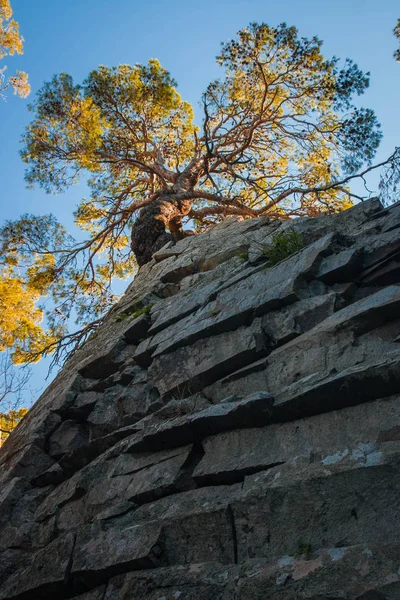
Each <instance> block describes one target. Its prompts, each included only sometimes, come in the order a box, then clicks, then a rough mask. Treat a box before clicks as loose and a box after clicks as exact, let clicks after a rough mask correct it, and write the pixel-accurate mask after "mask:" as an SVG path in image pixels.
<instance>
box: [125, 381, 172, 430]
mask: <svg viewBox="0 0 400 600" xmlns="http://www.w3.org/2000/svg"><path fill="white" fill-rule="evenodd" d="M117 402H118V405H119V406H120V409H121V411H122V422H123V424H124V425H129V424H130V423H135V422H136V421H139V420H140V419H143V418H144V417H146V416H147V415H149V414H151V413H153V412H155V411H156V410H158V409H159V408H161V406H162V403H161V401H160V394H159V392H158V390H157V389H156V388H155V387H154V386H153V385H152V384H151V383H133V384H132V385H130V386H128V387H125V388H124V389H123V390H122V392H121V394H120V395H119V396H118V398H117Z"/></svg>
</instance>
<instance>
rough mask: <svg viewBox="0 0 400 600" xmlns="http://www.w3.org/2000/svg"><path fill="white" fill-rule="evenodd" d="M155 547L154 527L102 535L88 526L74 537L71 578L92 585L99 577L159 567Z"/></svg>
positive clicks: (156, 531) (95, 526) (158, 548)
mask: <svg viewBox="0 0 400 600" xmlns="http://www.w3.org/2000/svg"><path fill="white" fill-rule="evenodd" d="M159 543H160V526H159V525H158V524H157V523H147V524H143V525H133V526H131V527H126V528H124V529H116V528H111V529H108V530H106V531H102V529H101V528H100V526H99V525H98V524H93V525H89V526H87V527H86V528H84V529H83V530H82V531H80V532H79V533H78V537H77V541H76V545H75V550H74V555H73V563H72V569H71V574H72V576H73V578H74V579H75V580H77V581H80V582H83V583H85V584H88V585H93V583H94V584H96V581H98V578H99V576H101V577H102V578H103V580H104V579H107V578H108V577H112V576H113V575H117V574H118V573H121V572H124V571H130V570H132V569H140V568H150V567H156V566H159V565H161V564H162V561H163V559H162V556H161V554H162V549H161V546H160V545H159ZM100 574H101V575H100Z"/></svg>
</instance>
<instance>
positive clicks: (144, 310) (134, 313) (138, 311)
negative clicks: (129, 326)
mask: <svg viewBox="0 0 400 600" xmlns="http://www.w3.org/2000/svg"><path fill="white" fill-rule="evenodd" d="M152 308H153V304H147V305H146V306H142V307H139V308H138V305H137V304H135V305H134V306H132V307H131V308H130V309H128V310H126V311H125V312H122V313H120V314H119V315H117V316H116V317H115V322H116V323H119V322H120V321H125V319H128V318H131V319H136V318H137V317H140V316H141V315H148V314H149V313H150V311H151V309H152Z"/></svg>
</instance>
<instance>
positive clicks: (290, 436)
mask: <svg viewBox="0 0 400 600" xmlns="http://www.w3.org/2000/svg"><path fill="white" fill-rule="evenodd" d="M399 421H400V396H393V397H392V398H388V399H385V400H377V401H375V402H371V403H368V404H360V405H358V406H355V407H351V408H346V409H343V410H338V411H335V412H330V413H329V414H322V415H317V416H314V417H310V418H307V419H301V420H298V421H293V422H289V423H280V424H276V425H269V426H268V427H262V428H257V429H237V430H234V431H229V432H226V433H220V434H218V435H216V436H212V437H210V438H207V439H205V440H204V441H203V447H204V450H205V455H204V457H203V458H202V460H201V461H200V463H199V464H198V465H197V467H196V469H195V471H194V473H193V477H194V479H195V481H197V482H198V484H199V485H202V484H203V485H204V484H208V485H209V484H210V483H232V482H235V481H241V480H242V479H243V478H244V476H245V475H249V474H251V473H256V472H257V471H262V470H265V469H267V468H271V467H273V466H275V465H276V464H279V463H284V462H287V461H292V462H293V461H296V460H298V459H301V460H316V458H317V457H318V458H319V459H320V460H322V459H324V458H325V457H327V456H329V455H334V454H335V452H342V450H343V448H346V447H350V446H352V445H354V444H355V443H356V442H357V443H358V444H364V445H365V444H371V443H378V442H380V441H384V440H387V441H395V440H399V441H400V427H397V428H396V427H395V428H393V427H392V424H393V423H398V422H399Z"/></svg>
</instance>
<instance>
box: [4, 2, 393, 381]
mask: <svg viewBox="0 0 400 600" xmlns="http://www.w3.org/2000/svg"><path fill="white" fill-rule="evenodd" d="M12 5H13V8H14V17H15V19H16V20H17V21H18V22H19V23H20V27H21V32H22V34H23V36H24V38H25V40H26V41H25V53H24V55H23V56H21V57H15V58H10V59H7V61H2V64H1V66H2V65H3V64H7V65H8V67H9V73H10V74H12V72H13V71H14V70H15V69H21V70H24V71H27V72H28V73H29V76H30V83H31V85H32V96H31V98H32V97H33V95H34V93H35V90H37V89H38V88H39V87H40V86H41V85H42V83H43V82H44V81H46V80H49V79H50V78H51V77H52V76H53V75H54V74H55V73H59V72H61V71H64V72H68V73H70V74H71V75H72V76H73V77H74V79H75V80H76V81H81V80H82V79H84V78H85V77H86V75H87V74H88V73H89V71H90V70H91V69H94V68H96V67H97V66H98V65H99V64H105V65H108V66H113V65H118V64H120V63H131V64H134V63H137V62H142V63H143V62H147V61H148V59H149V58H153V57H155V58H158V59H159V60H160V61H161V63H162V65H163V66H164V67H166V68H167V69H168V70H169V71H170V72H171V74H172V75H173V77H174V78H175V79H176V80H177V82H178V90H179V92H180V93H181V95H182V96H183V98H184V99H186V100H189V101H190V102H191V103H192V104H193V105H194V107H195V109H196V108H197V107H198V103H199V100H200V98H201V93H202V91H203V90H204V89H205V88H206V86H207V83H208V82H209V81H210V80H211V79H213V78H215V77H216V76H218V69H217V67H216V65H215V60H214V57H215V55H216V54H217V52H218V50H219V45H220V42H221V41H225V40H227V39H230V38H231V37H233V36H234V34H235V33H236V32H237V31H238V30H239V29H241V28H242V27H244V26H246V25H247V24H248V23H249V22H251V21H257V22H265V23H268V24H269V25H272V26H274V25H277V24H279V23H281V22H283V21H284V22H286V23H287V24H288V25H295V26H296V27H297V28H298V29H299V32H300V35H304V36H305V37H311V36H313V35H315V34H316V35H318V37H320V38H321V39H322V40H324V46H323V50H324V53H325V55H326V56H327V57H330V56H333V55H336V56H338V57H341V58H346V57H348V58H352V59H353V60H355V62H357V63H358V66H359V67H360V68H361V69H363V70H364V71H370V72H371V84H370V88H369V90H368V91H367V93H366V94H365V95H364V96H363V97H362V98H361V104H362V105H363V106H367V107H370V108H373V109H374V110H375V112H376V114H377V116H378V118H379V120H380V122H381V123H382V127H383V133H384V139H383V141H382V143H381V147H380V150H379V154H378V156H377V159H378V160H379V159H382V158H386V157H387V156H388V155H389V154H390V153H391V152H392V151H393V149H394V147H395V146H396V145H397V146H399V145H400V118H399V114H400V64H398V63H396V62H395V60H394V59H393V52H394V50H395V48H396V40H395V38H394V36H393V35H392V30H393V27H394V26H395V24H396V22H397V19H398V18H399V17H400V5H399V0H380V1H379V2H378V1H377V0H201V1H200V2H199V1H196V2H194V1H193V0H174V1H173V2H167V1H165V0H147V1H144V0H112V1H111V0H35V1H33V0H12ZM27 104H28V101H26V100H21V99H19V98H14V97H12V96H10V95H9V96H8V101H7V103H4V102H2V101H0V190H1V196H0V198H1V200H0V202H1V219H2V220H4V219H13V218H17V217H18V216H19V215H20V214H22V213H24V212H32V213H36V214H44V213H48V212H53V213H54V214H55V215H56V216H57V217H58V218H59V220H60V221H61V222H62V223H64V224H66V225H67V226H70V225H71V226H72V219H71V215H72V211H73V209H74V207H75V205H76V204H77V203H78V201H79V199H80V197H81V196H83V195H85V189H84V186H83V185H81V186H77V187H76V188H74V189H71V190H70V191H69V192H68V193H66V194H64V195H63V196H59V197H54V196H48V195H46V194H45V193H44V192H43V191H42V190H40V189H35V190H27V189H26V187H25V184H24V180H23V175H24V165H23V164H22V162H21V160H20V158H19V154H18V152H19V147H20V137H21V134H22V132H23V130H24V127H25V126H26V124H27V123H28V122H29V113H28V111H27ZM46 372H47V371H46V367H45V364H44V363H41V364H39V365H37V366H35V367H34V378H33V382H32V385H33V387H35V388H38V387H40V386H41V385H43V380H44V378H45V376H46Z"/></svg>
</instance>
